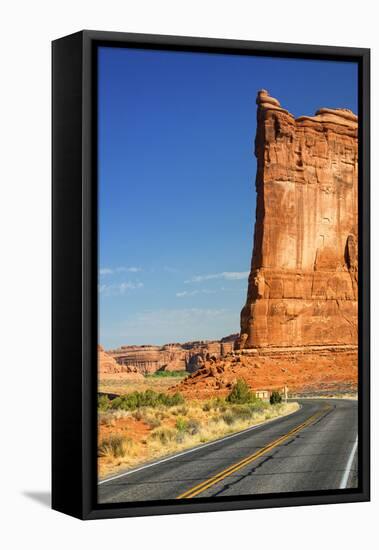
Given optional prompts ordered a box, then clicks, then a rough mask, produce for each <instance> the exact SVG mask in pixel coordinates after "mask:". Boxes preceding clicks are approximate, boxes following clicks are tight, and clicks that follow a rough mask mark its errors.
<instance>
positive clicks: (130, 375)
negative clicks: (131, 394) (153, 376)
mask: <svg viewBox="0 0 379 550" xmlns="http://www.w3.org/2000/svg"><path fill="white" fill-rule="evenodd" d="M97 365H98V374H99V377H100V378H104V377H105V376H106V375H108V376H109V375H114V374H122V375H123V378H125V379H130V380H139V379H141V380H142V379H143V376H142V374H141V373H139V372H138V369H136V368H133V367H131V366H128V365H120V364H119V363H117V361H116V360H115V359H114V358H113V357H112V356H111V355H109V354H108V353H107V352H106V351H105V350H104V348H103V346H100V345H98V346H97Z"/></svg>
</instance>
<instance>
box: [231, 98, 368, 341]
mask: <svg viewBox="0 0 379 550" xmlns="http://www.w3.org/2000/svg"><path fill="white" fill-rule="evenodd" d="M257 105H258V109H257V133H256V139H255V155H256V157H257V176H256V191H257V206H256V221H255V232H254V247H253V256H252V263H251V271H250V276H249V284H248V293H247V300H246V304H245V306H244V308H243V310H242V312H241V336H240V339H239V340H238V343H237V346H236V347H237V348H239V349H245V348H258V347H267V346H268V347H276V346H314V345H320V344H322V345H332V346H335V345H345V344H349V345H356V344H357V336H358V329H357V319H358V305H357V292H358V290H357V284H358V280H357V279H358V270H357V266H358V264H357V262H358V258H357V238H358V215H357V214H358V119H357V117H356V115H354V114H353V113H352V112H351V111H348V110H345V109H327V108H323V109H320V110H319V111H317V112H316V114H315V116H313V117H312V116H302V117H299V118H297V119H295V118H294V117H293V115H291V114H290V113H289V112H288V111H287V110H285V109H283V108H282V107H281V106H280V103H279V101H278V100H277V99H275V98H272V97H270V96H269V95H268V93H267V92H266V91H265V90H261V91H260V92H259V93H258V97H257Z"/></svg>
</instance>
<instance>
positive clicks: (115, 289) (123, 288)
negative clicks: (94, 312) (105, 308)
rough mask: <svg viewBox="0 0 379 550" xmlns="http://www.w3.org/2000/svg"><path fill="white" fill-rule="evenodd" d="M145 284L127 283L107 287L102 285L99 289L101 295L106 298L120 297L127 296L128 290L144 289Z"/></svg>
mask: <svg viewBox="0 0 379 550" xmlns="http://www.w3.org/2000/svg"><path fill="white" fill-rule="evenodd" d="M142 287H143V283H140V282H137V283H134V282H131V281H125V282H123V283H119V284H113V285H106V284H101V285H99V287H98V290H99V293H100V294H103V295H104V296H120V295H123V294H125V293H126V292H127V291H128V290H136V289H138V288H142Z"/></svg>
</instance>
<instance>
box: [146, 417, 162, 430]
mask: <svg viewBox="0 0 379 550" xmlns="http://www.w3.org/2000/svg"><path fill="white" fill-rule="evenodd" d="M146 423H147V424H148V425H149V427H150V428H151V429H154V428H159V426H160V425H161V421H160V420H159V418H153V417H149V418H148V419H147V420H146Z"/></svg>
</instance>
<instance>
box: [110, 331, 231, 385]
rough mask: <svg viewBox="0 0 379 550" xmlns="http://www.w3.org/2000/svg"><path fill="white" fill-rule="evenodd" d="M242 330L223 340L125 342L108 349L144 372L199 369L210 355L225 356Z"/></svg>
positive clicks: (122, 363) (119, 360)
mask: <svg viewBox="0 0 379 550" xmlns="http://www.w3.org/2000/svg"><path fill="white" fill-rule="evenodd" d="M237 338H238V334H232V335H230V336H226V337H225V338H222V339H221V340H204V341H194V342H185V343H183V344H179V343H172V344H165V345H163V346H148V345H145V346H121V347H120V348H118V349H114V350H110V351H108V355H109V356H110V357H111V358H112V359H113V360H114V362H115V363H116V364H117V365H118V366H123V367H125V368H126V367H127V368H130V369H135V370H136V371H137V372H140V373H141V374H144V375H145V374H150V373H153V372H156V371H157V370H162V371H180V370H187V371H188V372H195V371H196V370H197V369H198V368H200V367H201V366H202V365H203V364H204V361H205V360H207V359H209V358H210V357H215V358H221V357H224V356H225V355H226V354H227V353H229V352H230V351H232V349H233V346H234V342H235V340H236V339H237Z"/></svg>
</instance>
